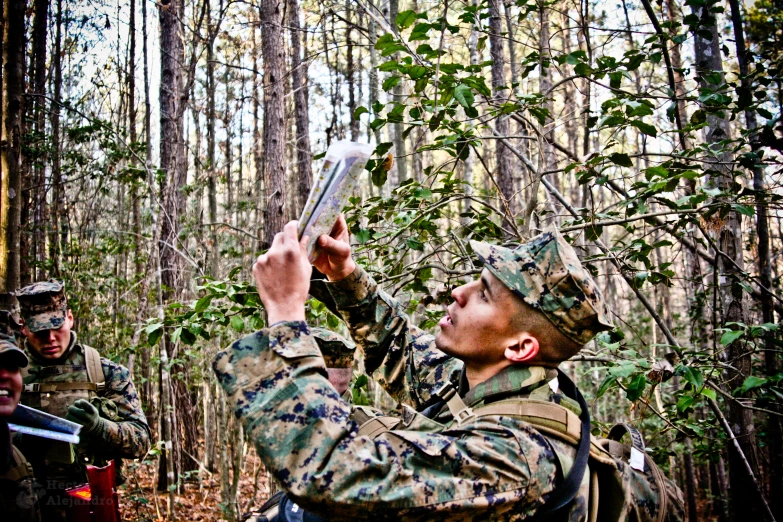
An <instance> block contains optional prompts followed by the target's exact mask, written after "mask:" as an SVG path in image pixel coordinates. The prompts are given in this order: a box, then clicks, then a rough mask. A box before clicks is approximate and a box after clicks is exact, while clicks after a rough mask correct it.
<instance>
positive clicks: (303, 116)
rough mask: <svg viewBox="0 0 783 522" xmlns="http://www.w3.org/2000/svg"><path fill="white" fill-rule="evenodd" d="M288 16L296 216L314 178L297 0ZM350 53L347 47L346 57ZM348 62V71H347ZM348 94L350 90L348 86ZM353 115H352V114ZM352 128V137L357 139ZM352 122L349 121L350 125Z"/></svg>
mask: <svg viewBox="0 0 783 522" xmlns="http://www.w3.org/2000/svg"><path fill="white" fill-rule="evenodd" d="M288 18H289V26H290V30H291V83H292V88H293V91H294V119H295V120H296V171H297V199H296V201H297V208H296V212H295V214H296V215H297V216H298V215H299V214H300V213H301V211H302V209H303V208H304V204H305V202H306V201H307V196H308V194H309V193H310V187H311V185H312V182H313V168H312V153H311V151H310V118H309V115H308V112H307V111H308V88H307V62H306V61H305V60H303V59H302V49H301V47H302V46H301V39H302V38H304V35H305V33H304V32H303V31H301V28H300V25H299V2H298V1H297V0H288ZM350 56H351V53H350V50H349V60H350V59H351V58H350ZM350 70H351V69H350V66H349V71H350ZM351 97H353V90H352V89H351ZM352 117H353V116H352ZM358 125H359V124H358V121H357V122H356V129H357V135H356V137H354V135H353V131H352V132H351V139H358ZM353 126H354V124H353V123H352V124H351V128H352V129H353Z"/></svg>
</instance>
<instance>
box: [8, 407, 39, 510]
mask: <svg viewBox="0 0 783 522" xmlns="http://www.w3.org/2000/svg"><path fill="white" fill-rule="evenodd" d="M0 430H4V432H5V433H3V434H0V446H5V445H6V444H8V445H9V446H10V451H8V449H7V448H5V447H2V448H0V451H2V452H3V453H8V457H9V458H8V461H7V462H2V461H3V460H4V459H3V458H2V457H1V456H0V513H2V514H3V520H14V521H16V522H40V520H41V510H40V506H39V503H38V491H37V490H36V487H35V486H36V484H35V482H34V477H33V468H32V466H31V465H30V464H29V463H28V462H27V460H26V459H25V458H24V456H23V455H22V452H21V451H19V450H18V449H17V448H16V447H15V446H13V445H11V444H10V436H11V435H10V433H8V424H6V423H5V421H0Z"/></svg>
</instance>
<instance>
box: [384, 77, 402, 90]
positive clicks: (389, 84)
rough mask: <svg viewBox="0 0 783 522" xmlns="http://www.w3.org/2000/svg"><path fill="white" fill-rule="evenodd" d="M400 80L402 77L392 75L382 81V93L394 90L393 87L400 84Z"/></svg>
mask: <svg viewBox="0 0 783 522" xmlns="http://www.w3.org/2000/svg"><path fill="white" fill-rule="evenodd" d="M401 79H402V77H401V76H397V75H396V74H395V75H392V76H389V77H388V78H386V79H385V80H383V84H382V85H381V87H383V90H384V91H388V90H389V89H392V88H394V86H395V85H397V84H398V83H400V80H401Z"/></svg>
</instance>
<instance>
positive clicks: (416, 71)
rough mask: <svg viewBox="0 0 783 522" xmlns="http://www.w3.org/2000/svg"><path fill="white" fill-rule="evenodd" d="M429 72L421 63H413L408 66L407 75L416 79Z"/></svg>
mask: <svg viewBox="0 0 783 522" xmlns="http://www.w3.org/2000/svg"><path fill="white" fill-rule="evenodd" d="M428 72H429V69H427V68H426V67H424V66H423V65H414V66H412V67H409V68H408V76H410V77H411V79H413V80H418V79H419V78H423V77H424V75H425V74H427V73H428Z"/></svg>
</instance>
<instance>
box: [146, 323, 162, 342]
mask: <svg viewBox="0 0 783 522" xmlns="http://www.w3.org/2000/svg"><path fill="white" fill-rule="evenodd" d="M156 326H157V328H156V329H154V330H152V331H150V332H147V334H148V335H147V344H149V345H150V346H155V345H156V344H157V343H158V341H159V340H160V338H161V337H163V325H162V324H158V325H156Z"/></svg>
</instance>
